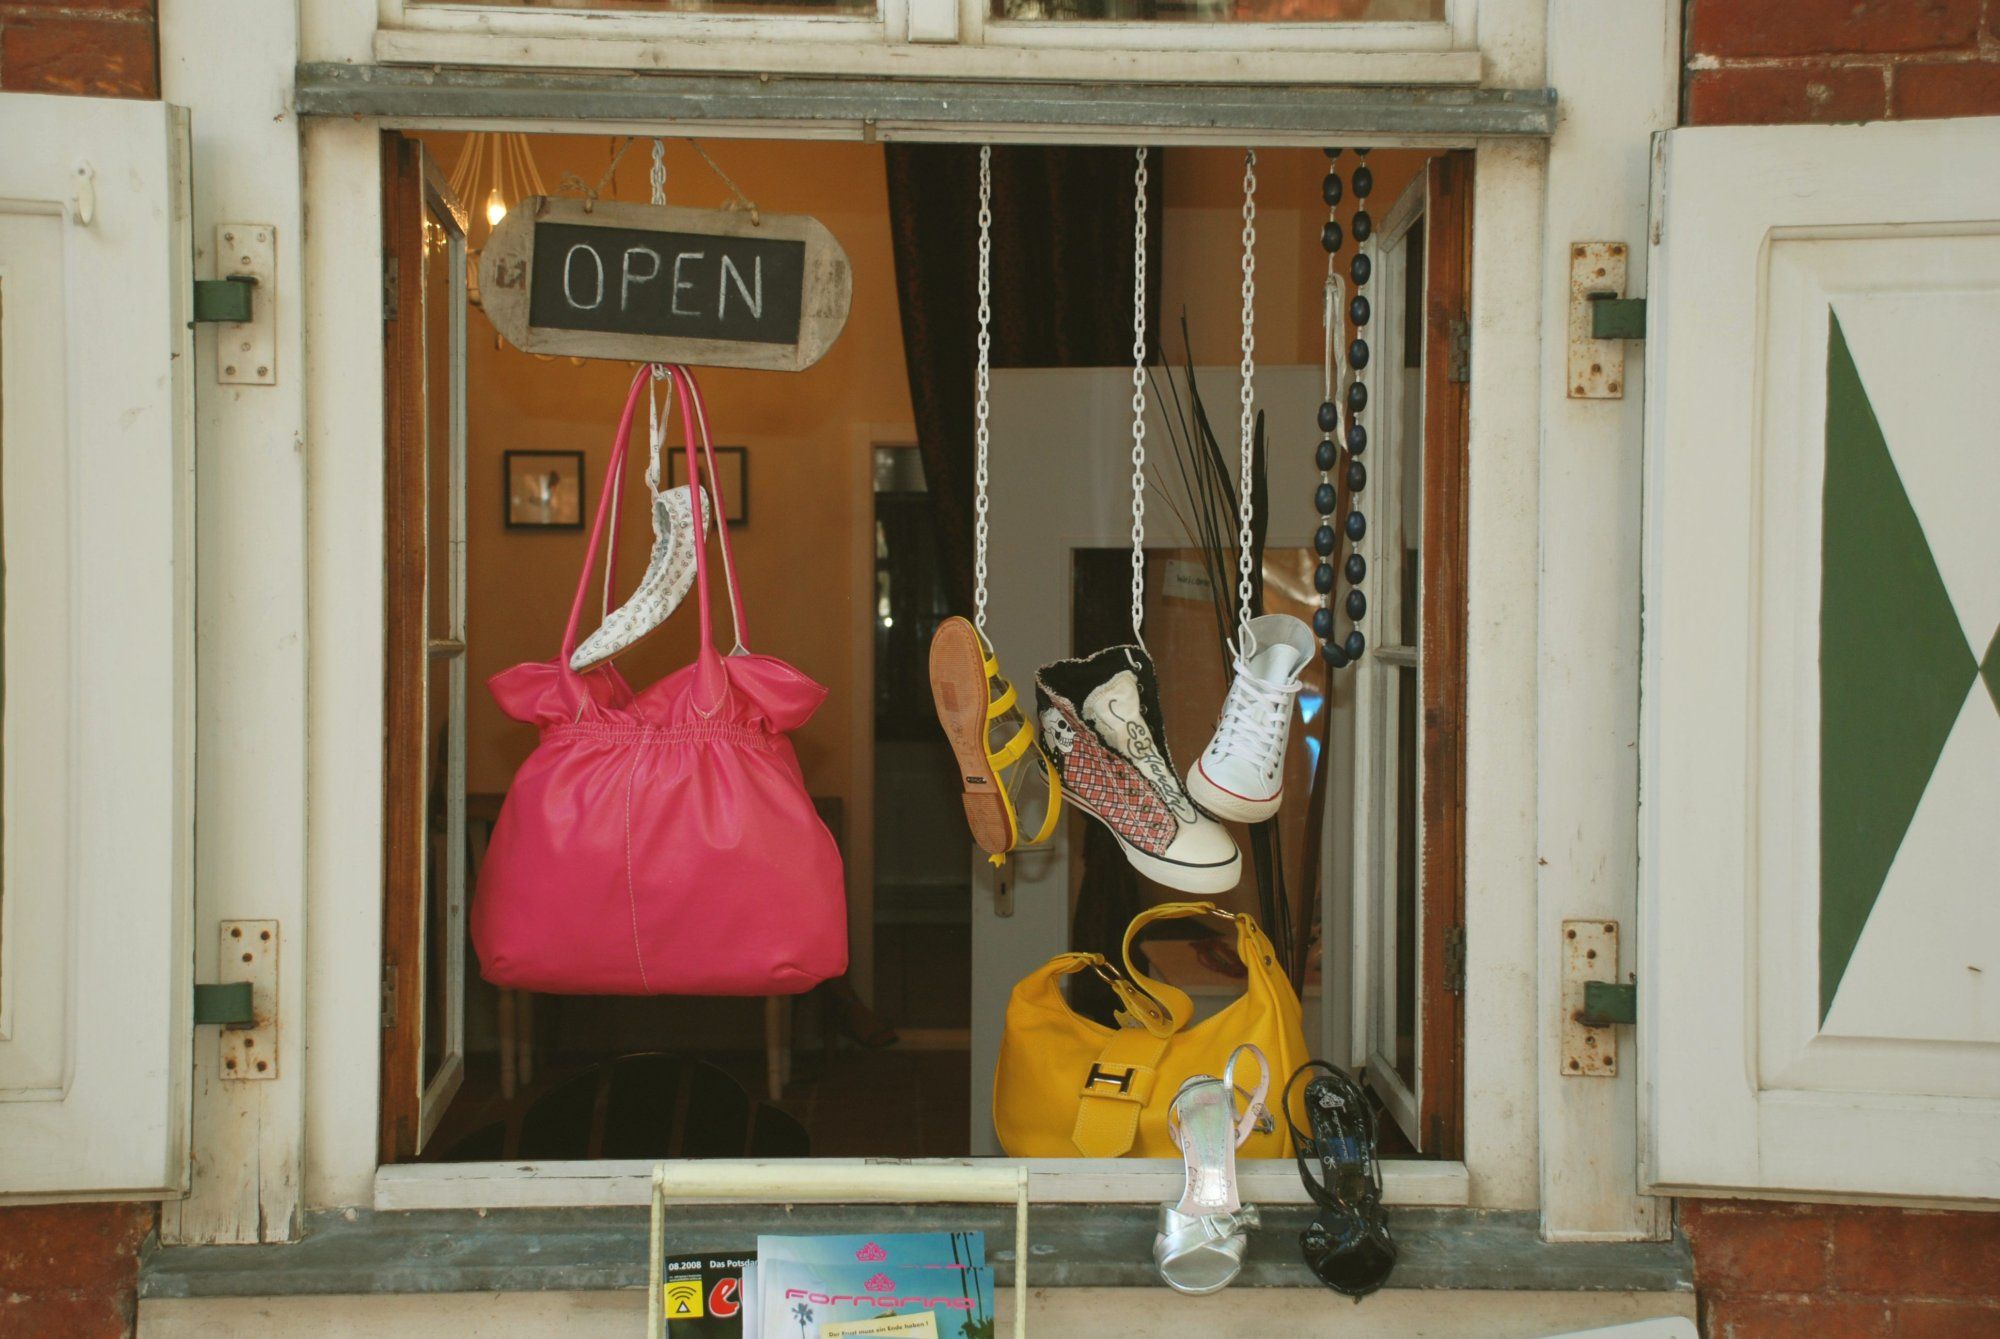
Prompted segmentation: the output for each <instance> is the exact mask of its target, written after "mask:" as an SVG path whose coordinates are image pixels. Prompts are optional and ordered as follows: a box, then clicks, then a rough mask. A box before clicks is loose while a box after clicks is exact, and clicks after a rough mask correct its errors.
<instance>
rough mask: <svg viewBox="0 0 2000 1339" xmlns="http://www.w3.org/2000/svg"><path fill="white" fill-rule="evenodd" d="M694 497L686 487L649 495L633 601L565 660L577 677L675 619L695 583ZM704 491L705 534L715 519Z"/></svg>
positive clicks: (703, 518)
mask: <svg viewBox="0 0 2000 1339" xmlns="http://www.w3.org/2000/svg"><path fill="white" fill-rule="evenodd" d="M693 497H694V492H693V490H692V489H690V488H689V487H688V486H687V485H686V484H682V485H681V486H680V487H678V488H669V489H667V490H666V491H665V492H664V493H656V494H654V495H653V554H652V556H651V557H650V558H648V559H647V560H646V575H645V576H643V577H641V578H640V580H639V587H638V589H637V590H635V591H633V592H632V598H631V599H629V600H627V601H625V603H624V604H622V605H620V606H618V608H616V609H614V610H612V611H611V612H610V613H609V614H607V615H605V618H604V622H602V623H600V624H599V625H598V627H597V631H595V632H593V633H591V634H590V636H588V637H587V638H585V639H584V641H583V644H582V645H580V646H578V647H577V648H576V653H575V654H574V655H572V656H571V657H570V658H569V667H570V668H571V669H573V670H575V671H577V672H578V673H579V674H581V673H582V672H583V671H585V670H587V669H591V668H593V667H595V666H597V665H601V664H603V663H604V662H605V661H607V660H611V659H613V658H615V657H617V656H620V655H623V654H624V653H625V652H626V651H629V650H631V649H632V647H634V646H636V645H637V644H638V643H639V641H640V639H641V638H643V637H645V635H646V634H647V633H649V632H651V631H653V629H655V628H657V627H659V626H660V624H662V623H664V622H666V621H667V619H668V618H670V617H672V616H673V612H674V610H676V609H678V608H680V605H681V601H682V600H683V599H685V598H687V593H688V588H689V587H690V586H692V585H693V584H694V503H693ZM714 510H715V509H714V508H713V507H711V506H710V505H709V502H708V492H707V490H705V489H704V490H703V492H702V495H701V515H702V522H703V530H704V532H706V530H707V526H708V523H709V522H710V520H711V519H712V518H713V516H714Z"/></svg>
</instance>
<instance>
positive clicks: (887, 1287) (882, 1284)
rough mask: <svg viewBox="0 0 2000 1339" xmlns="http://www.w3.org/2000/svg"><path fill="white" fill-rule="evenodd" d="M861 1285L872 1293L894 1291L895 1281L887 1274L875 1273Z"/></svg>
mask: <svg viewBox="0 0 2000 1339" xmlns="http://www.w3.org/2000/svg"><path fill="white" fill-rule="evenodd" d="M863 1286H865V1287H866V1288H867V1289H868V1291H869V1292H872V1293H892V1292H894V1291H896V1284H895V1281H894V1280H893V1279H891V1278H890V1277H889V1276H888V1275H887V1274H877V1275H876V1276H875V1277H874V1278H872V1279H870V1280H868V1282H867V1283H866V1284H865V1285H863Z"/></svg>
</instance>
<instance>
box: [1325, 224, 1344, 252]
mask: <svg viewBox="0 0 2000 1339" xmlns="http://www.w3.org/2000/svg"><path fill="white" fill-rule="evenodd" d="M1342 236H1343V234H1342V233H1341V231H1340V225H1339V224H1338V223H1335V222H1334V221H1333V220H1332V219H1328V220H1327V221H1326V225H1325V226H1324V227H1322V228H1321V229H1320V230H1319V245H1320V249H1321V250H1322V251H1338V250H1340V242H1341V237H1342Z"/></svg>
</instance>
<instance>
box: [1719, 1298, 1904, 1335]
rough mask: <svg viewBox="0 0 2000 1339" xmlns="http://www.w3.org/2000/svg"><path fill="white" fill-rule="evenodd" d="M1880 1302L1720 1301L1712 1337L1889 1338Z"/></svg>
mask: <svg viewBox="0 0 2000 1339" xmlns="http://www.w3.org/2000/svg"><path fill="white" fill-rule="evenodd" d="M1889 1325H1890V1319H1889V1308H1888V1307H1887V1306H1886V1305H1884V1304H1883V1303H1881V1302H1876V1301H1860V1300H1855V1299H1850V1298H1824V1297H1719V1298H1716V1299H1714V1300H1713V1301H1712V1302H1711V1303H1710V1305H1709V1309H1708V1339H1890V1335H1891V1333H1892V1332H1891V1330H1890V1328H1889Z"/></svg>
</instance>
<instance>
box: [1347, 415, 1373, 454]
mask: <svg viewBox="0 0 2000 1339" xmlns="http://www.w3.org/2000/svg"><path fill="white" fill-rule="evenodd" d="M1367 449H1368V429H1366V428H1364V427H1362V426H1361V425H1360V424H1359V423H1350V424H1348V425H1347V453H1348V454H1349V455H1351V456H1358V455H1360V454H1361V453H1362V452H1363V451H1366V450H1367Z"/></svg>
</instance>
